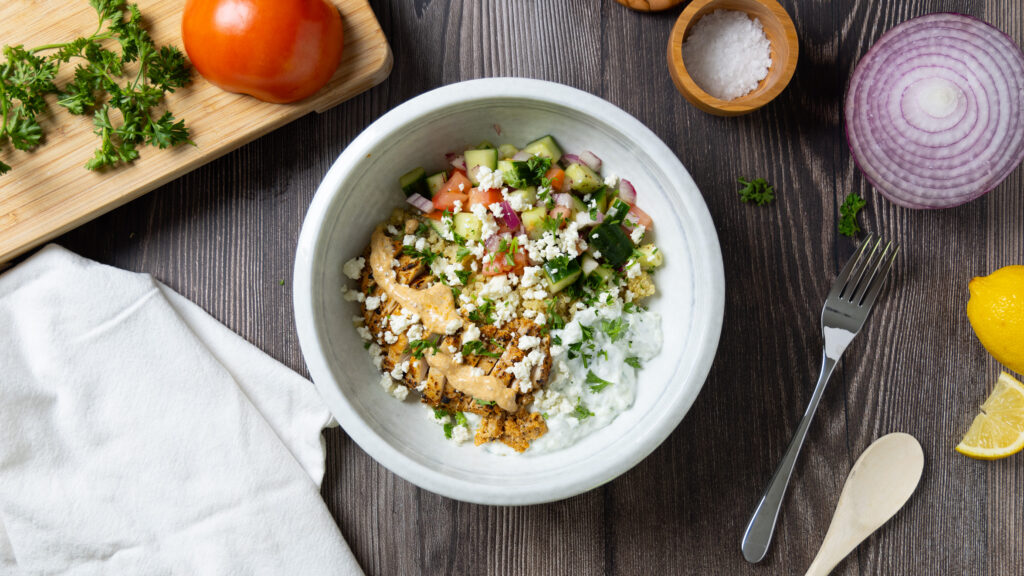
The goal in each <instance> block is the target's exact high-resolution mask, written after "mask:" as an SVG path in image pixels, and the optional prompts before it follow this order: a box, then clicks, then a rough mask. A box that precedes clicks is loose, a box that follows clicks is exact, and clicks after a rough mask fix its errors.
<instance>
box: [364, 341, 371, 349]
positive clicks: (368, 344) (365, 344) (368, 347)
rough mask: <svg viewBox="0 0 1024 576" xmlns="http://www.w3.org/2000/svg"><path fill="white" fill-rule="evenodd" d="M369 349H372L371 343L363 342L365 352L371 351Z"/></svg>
mask: <svg viewBox="0 0 1024 576" xmlns="http://www.w3.org/2000/svg"><path fill="white" fill-rule="evenodd" d="M369 349H370V343H369V342H363V350H369Z"/></svg>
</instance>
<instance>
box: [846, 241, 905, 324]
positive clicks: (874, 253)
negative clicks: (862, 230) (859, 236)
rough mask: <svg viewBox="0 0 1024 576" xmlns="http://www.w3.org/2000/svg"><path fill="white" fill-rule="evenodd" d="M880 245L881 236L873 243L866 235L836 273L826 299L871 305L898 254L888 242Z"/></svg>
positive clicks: (881, 242)
mask: <svg viewBox="0 0 1024 576" xmlns="http://www.w3.org/2000/svg"><path fill="white" fill-rule="evenodd" d="M883 242H885V241H884V240H883V239H882V238H881V237H879V238H878V239H877V240H874V239H873V238H872V236H871V235H868V237H867V238H866V239H865V240H864V243H863V244H861V245H860V248H858V249H857V253H856V254H855V255H854V257H853V258H851V259H850V261H849V262H847V264H846V266H844V267H843V269H842V271H840V272H839V276H838V277H837V278H836V281H835V283H834V284H833V285H832V291H831V292H830V293H829V298H839V299H841V300H846V301H848V302H850V303H852V304H856V305H857V306H865V305H867V306H871V305H872V304H873V303H874V301H875V298H876V297H877V296H878V292H879V291H881V289H882V284H883V283H884V282H885V278H886V276H888V275H889V270H890V269H891V268H892V265H893V263H894V262H895V261H896V254H897V253H899V251H900V249H899V247H898V246H896V245H895V244H893V243H892V242H885V245H884V246H883V245H882V244H883ZM880 247H881V248H882V250H881V252H879V248H880Z"/></svg>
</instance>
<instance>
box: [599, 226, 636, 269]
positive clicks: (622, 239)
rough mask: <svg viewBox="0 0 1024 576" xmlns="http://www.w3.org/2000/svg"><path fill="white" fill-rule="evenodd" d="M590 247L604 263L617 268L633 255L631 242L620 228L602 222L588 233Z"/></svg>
mask: <svg viewBox="0 0 1024 576" xmlns="http://www.w3.org/2000/svg"><path fill="white" fill-rule="evenodd" d="M590 245H591V246H593V247H594V250H597V251H599V252H601V257H602V258H603V259H604V261H605V262H607V263H609V264H611V265H612V266H613V267H616V268H618V267H619V266H622V265H623V264H625V263H626V260H629V258H630V256H632V255H633V241H632V240H630V239H629V236H626V233H625V232H623V231H622V226H619V225H618V224H615V223H612V222H602V223H601V224H598V225H597V226H595V227H594V230H593V231H591V233H590Z"/></svg>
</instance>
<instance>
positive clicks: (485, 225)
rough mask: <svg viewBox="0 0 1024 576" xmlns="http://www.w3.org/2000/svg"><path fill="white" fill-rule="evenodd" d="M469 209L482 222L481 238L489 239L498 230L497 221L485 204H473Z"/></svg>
mask: <svg viewBox="0 0 1024 576" xmlns="http://www.w3.org/2000/svg"><path fill="white" fill-rule="evenodd" d="M469 209H470V211H471V212H472V213H473V215H474V216H476V217H477V218H479V219H480V222H481V224H482V227H481V238H482V239H483V240H487V239H488V238H490V237H491V236H494V235H495V234H496V233H497V232H498V225H497V223H495V222H494V218H493V217H491V215H490V213H489V212H487V208H485V207H484V205H483V204H473V205H472V206H470V208H469Z"/></svg>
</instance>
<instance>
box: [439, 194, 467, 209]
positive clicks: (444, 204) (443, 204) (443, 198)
mask: <svg viewBox="0 0 1024 576" xmlns="http://www.w3.org/2000/svg"><path fill="white" fill-rule="evenodd" d="M468 199H469V195H468V194H460V193H458V192H453V191H451V190H448V191H445V190H442V191H440V192H438V193H437V194H434V211H435V212H436V211H438V210H440V211H442V212H443V211H445V210H449V211H454V210H455V202H456V201H458V202H461V203H462V204H463V205H465V204H466V201H467V200H468Z"/></svg>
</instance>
